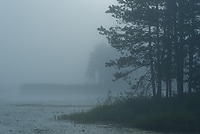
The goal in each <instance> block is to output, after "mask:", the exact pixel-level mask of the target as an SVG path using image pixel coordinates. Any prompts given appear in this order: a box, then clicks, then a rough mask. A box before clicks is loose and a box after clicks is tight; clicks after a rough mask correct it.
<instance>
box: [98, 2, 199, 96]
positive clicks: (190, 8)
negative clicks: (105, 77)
mask: <svg viewBox="0 0 200 134" xmlns="http://www.w3.org/2000/svg"><path fill="white" fill-rule="evenodd" d="M106 13H109V14H111V15H112V17H114V18H115V19H116V22H117V24H116V25H115V26H113V27H110V28H109V29H106V28H104V27H103V26H101V27H99V28H98V31H99V33H100V34H102V35H104V36H106V38H107V40H108V42H109V44H110V45H111V46H112V47H113V48H115V49H116V50H117V51H118V52H120V53H121V54H122V56H121V57H120V58H118V59H113V60H111V61H110V62H107V63H106V66H109V67H111V66H112V67H114V68H116V69H117V70H118V71H117V73H115V74H114V76H115V78H116V79H120V78H123V79H124V80H126V81H127V82H128V84H129V85H130V86H131V88H132V89H134V90H141V89H146V90H148V93H149V94H150V95H152V96H156V97H164V96H165V97H172V96H173V95H174V94H177V95H178V96H179V97H182V96H183V93H189V94H190V93H192V92H197V91H199V90H200V81H199V79H200V57H199V55H200V44H199V42H200V36H199V35H200V2H199V1H198V0H118V4H117V5H112V6H110V7H109V9H108V10H107V11H106ZM140 69H142V70H144V71H143V72H144V73H143V75H141V77H140V78H138V79H137V80H136V81H137V82H136V83H134V84H132V83H133V79H132V73H133V72H134V71H136V70H140ZM134 81H135V79H134Z"/></svg>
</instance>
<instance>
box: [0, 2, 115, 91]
mask: <svg viewBox="0 0 200 134" xmlns="http://www.w3.org/2000/svg"><path fill="white" fill-rule="evenodd" d="M114 3H115V1H114V0H73V1H69V0H59V1H55V0H42V1H41V0H34V1H33V0H32V1H27V0H17V1H16V0H11V1H6V0H3V1H1V2H0V19H1V21H0V64H1V66H0V86H1V87H6V88H18V87H19V86H20V85H21V84H24V83H55V84H82V83H87V82H88V78H87V77H86V70H87V66H88V61H89V57H90V54H91V52H92V51H94V49H95V45H96V44H98V43H102V42H106V39H105V37H103V36H101V35H100V34H99V33H98V31H97V28H98V27H100V26H101V25H103V26H104V27H110V26H112V25H114V24H115V20H114V19H113V18H112V17H110V15H109V14H105V11H106V10H107V9H108V6H109V5H112V4H114Z"/></svg>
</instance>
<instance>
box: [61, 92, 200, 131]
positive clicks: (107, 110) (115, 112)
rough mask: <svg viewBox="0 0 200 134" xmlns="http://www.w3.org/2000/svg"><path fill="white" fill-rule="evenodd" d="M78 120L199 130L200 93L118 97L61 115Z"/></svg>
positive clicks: (172, 129)
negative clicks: (110, 101) (152, 96)
mask: <svg viewBox="0 0 200 134" xmlns="http://www.w3.org/2000/svg"><path fill="white" fill-rule="evenodd" d="M59 119H67V120H72V121H76V122H82V123H111V124H118V125H121V126H126V127H136V128H140V129H145V130H154V131H163V132H197V133H199V132H200V94H192V95H185V96H184V97H183V98H182V100H180V99H179V98H178V97H172V98H161V99H158V98H148V97H137V98H131V99H130V98H129V99H123V100H122V99H118V100H115V101H112V103H109V104H104V105H99V106H97V107H95V108H93V109H91V110H89V111H87V112H80V113H73V114H70V115H62V116H60V117H59Z"/></svg>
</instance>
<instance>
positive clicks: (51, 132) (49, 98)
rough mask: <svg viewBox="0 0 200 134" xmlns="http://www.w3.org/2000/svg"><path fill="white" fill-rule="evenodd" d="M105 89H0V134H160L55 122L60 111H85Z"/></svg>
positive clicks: (101, 95) (98, 101) (96, 102)
mask: <svg viewBox="0 0 200 134" xmlns="http://www.w3.org/2000/svg"><path fill="white" fill-rule="evenodd" d="M106 93H107V92H106V91H74V90H73V91H66V90H59V91H58V90H48V91H47V90H43V91H38V90H36V91H32V90H28V91H22V90H9V89H1V90H0V109H1V110H0V134H122V133H123V134H160V133H155V132H149V131H142V130H138V129H130V128H122V127H115V126H112V125H109V124H107V125H99V124H76V123H73V122H71V121H58V120H56V117H57V116H59V115H62V114H70V113H73V112H79V111H86V110H89V109H91V108H92V107H94V106H96V105H99V103H102V102H103V101H104V100H105V98H106Z"/></svg>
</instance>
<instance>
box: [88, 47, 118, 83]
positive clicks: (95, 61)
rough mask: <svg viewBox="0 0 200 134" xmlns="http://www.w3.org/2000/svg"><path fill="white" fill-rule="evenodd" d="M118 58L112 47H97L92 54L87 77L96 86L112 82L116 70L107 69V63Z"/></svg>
mask: <svg viewBox="0 0 200 134" xmlns="http://www.w3.org/2000/svg"><path fill="white" fill-rule="evenodd" d="M118 56H119V54H118V53H117V52H116V51H115V50H114V49H113V48H112V47H110V46H108V45H106V44H98V45H96V46H95V48H94V51H93V52H91V54H90V58H89V62H88V68H87V72H86V76H87V77H88V78H89V79H90V80H91V81H93V82H94V83H95V84H98V83H110V82H112V80H113V73H114V72H115V69H114V68H107V67H106V66H105V63H106V62H109V61H110V59H115V58H117V57H118Z"/></svg>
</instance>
